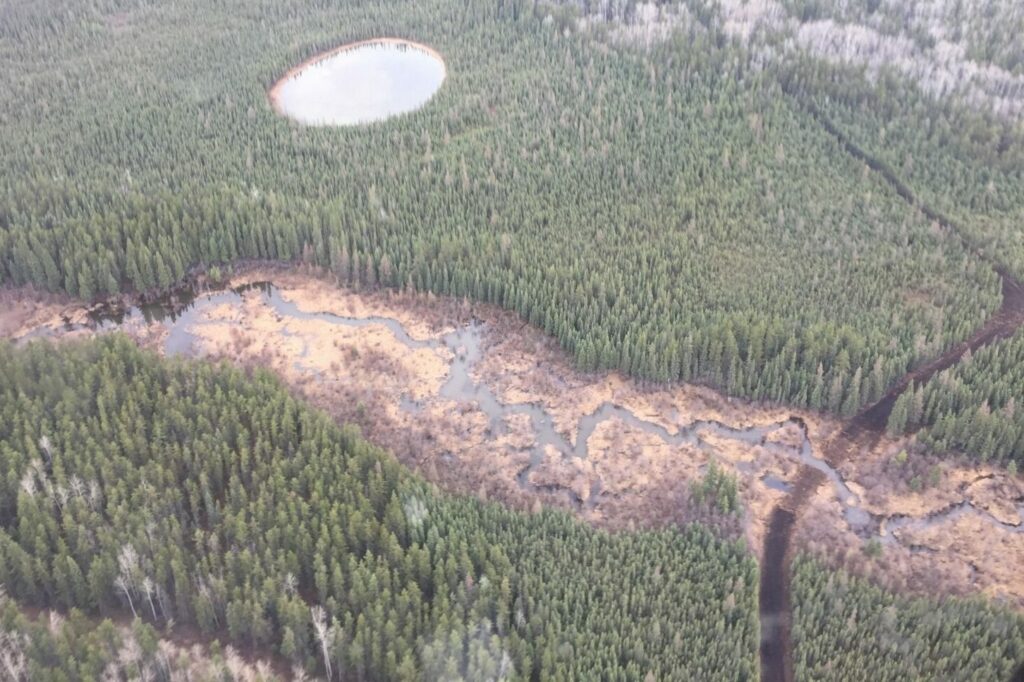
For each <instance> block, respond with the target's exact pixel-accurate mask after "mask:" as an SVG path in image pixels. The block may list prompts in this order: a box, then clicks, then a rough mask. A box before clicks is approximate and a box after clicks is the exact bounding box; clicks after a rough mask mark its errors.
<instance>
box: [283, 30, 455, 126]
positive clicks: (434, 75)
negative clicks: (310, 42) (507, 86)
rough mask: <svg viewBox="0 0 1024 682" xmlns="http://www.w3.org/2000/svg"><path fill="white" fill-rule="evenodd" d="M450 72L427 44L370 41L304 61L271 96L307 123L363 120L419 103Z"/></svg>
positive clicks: (288, 113)
mask: <svg viewBox="0 0 1024 682" xmlns="http://www.w3.org/2000/svg"><path fill="white" fill-rule="evenodd" d="M445 74H446V71H445V66H444V61H442V60H441V55H439V54H437V52H435V51H434V50H432V49H430V48H429V47H426V46H425V45H419V44H416V43H411V42H408V41H405V40H397V39H393V38H380V39H377V40H366V41H363V42H359V43H352V44H351V45H343V46H341V47H339V48H337V49H335V50H331V51H330V52H325V53H323V54H319V55H316V56H315V57H312V58H311V59H308V60H306V61H305V62H303V63H302V64H299V65H298V66H297V67H295V68H294V69H292V70H291V71H289V72H288V73H286V74H285V75H284V77H283V78H281V80H279V81H278V82H277V83H275V84H274V87H272V88H271V89H270V101H271V104H273V106H274V109H275V110H276V111H277V112H278V113H279V114H281V115H283V116H287V117H288V118H291V119H294V120H296V121H298V122H300V123H304V124H306V125H335V126H347V125H358V124H360V123H370V122H373V121H380V120H383V119H385V118H389V117H391V116H397V115H398V114H404V113H406V112H409V111H413V110H414V109H418V108H420V107H421V106H423V104H425V103H426V102H427V100H429V99H430V98H431V97H432V96H433V95H434V93H435V92H437V90H438V88H440V87H441V83H442V82H444V78H445Z"/></svg>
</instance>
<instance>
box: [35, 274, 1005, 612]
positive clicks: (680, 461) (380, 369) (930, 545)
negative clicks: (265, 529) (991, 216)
mask: <svg viewBox="0 0 1024 682" xmlns="http://www.w3.org/2000/svg"><path fill="white" fill-rule="evenodd" d="M265 280H272V281H274V282H275V285H276V286H277V287H278V292H279V293H280V295H281V296H282V297H283V298H285V299H286V300H288V301H290V302H291V303H294V304H295V305H296V306H297V307H298V308H299V309H300V310H302V311H303V312H309V313H317V312H330V313H334V314H338V315H344V316H349V317H356V318H368V317H384V318H391V319H394V320H397V321H398V322H400V323H401V324H402V326H403V327H404V329H405V330H406V331H407V332H408V334H409V335H410V336H411V337H413V338H414V339H417V340H421V341H430V340H434V341H437V343H435V344H434V345H433V346H432V347H429V348H417V349H410V348H409V347H408V346H406V345H405V344H404V343H402V341H401V340H400V339H398V338H397V337H396V336H395V335H394V334H393V333H392V332H391V331H390V330H389V329H388V328H387V327H386V326H384V325H382V324H372V325H369V326H365V327H347V326H339V325H334V324H330V323H328V322H325V321H320V320H310V319H307V320H300V319H295V318H292V317H282V316H281V315H279V314H278V313H277V312H275V311H274V309H273V308H272V307H271V306H270V305H269V304H268V303H267V302H266V300H265V298H264V297H263V295H262V293H260V292H259V291H258V290H250V291H249V292H248V293H246V294H245V295H244V296H243V300H242V303H241V304H228V305H219V306H216V307H209V308H207V309H204V310H203V312H202V313H201V314H200V316H199V317H198V319H197V321H196V323H195V324H194V325H193V326H192V327H191V328H190V332H191V333H192V334H194V335H195V336H196V337H197V340H198V341H197V350H198V351H200V352H201V353H202V354H204V355H207V356H211V357H219V358H224V359H227V360H230V361H232V362H235V363H239V364H242V365H245V366H251V367H266V368H269V369H271V370H273V371H274V372H276V373H277V374H278V375H280V376H281V377H282V378H283V379H284V380H285V382H286V383H287V384H288V385H289V386H290V387H292V389H293V390H294V391H295V392H296V393H297V394H299V395H300V396H302V397H303V398H305V399H307V400H308V401H309V402H311V403H312V404H313V405H315V406H316V407H319V408H321V409H323V410H325V411H327V412H328V413H330V414H331V415H333V416H334V417H335V418H337V419H339V420H343V421H347V422H352V423H355V424H358V425H359V426H360V427H361V428H362V430H363V432H364V434H365V435H366V436H367V437H368V438H369V439H370V440H371V441H373V442H376V443H378V444H380V445H382V446H385V447H387V448H389V449H390V450H392V451H393V452H394V453H395V454H396V456H397V457H398V458H399V459H400V460H401V461H402V462H404V463H405V464H406V465H407V466H409V467H410V468H411V469H413V470H416V471H418V472H420V473H421V474H423V475H424V476H426V477H427V478H428V479H429V480H431V481H434V482H436V483H438V484H439V485H441V486H442V487H443V488H445V489H448V490H451V491H455V492H460V493H466V494H471V495H476V496H479V497H482V498H489V499H494V500H499V501H502V502H503V503H505V504H508V505H509V506H512V507H515V508H519V509H535V508H537V507H538V505H542V506H555V507H560V508H565V509H569V510H573V511H575V512H576V513H578V514H579V515H580V516H581V517H582V518H584V519H586V520H587V521H589V522H591V523H593V524H595V525H597V526H600V527H604V528H608V529H613V530H615V529H631V528H638V527H650V526H663V525H665V524H667V523H681V522H686V521H688V520H692V519H694V518H700V513H699V511H695V510H694V509H693V508H692V505H689V504H688V499H689V490H690V485H691V483H692V482H694V481H696V480H699V478H700V477H701V476H702V473H703V470H704V467H705V466H706V465H707V463H708V462H709V461H711V460H712V459H714V460H715V461H717V462H718V463H719V464H720V465H722V466H724V467H726V468H727V469H730V470H732V471H733V472H734V473H735V474H736V475H737V479H738V485H739V490H740V494H741V497H742V503H743V507H744V516H743V520H742V524H741V526H742V527H741V528H740V530H739V531H738V532H741V533H742V534H743V535H744V537H745V538H746V540H747V542H748V544H749V546H750V547H752V548H754V549H755V551H757V552H759V553H760V552H761V551H762V549H763V546H764V538H765V535H766V532H767V525H768V521H769V518H770V515H771V513H772V509H773V508H774V507H775V506H776V505H778V504H780V503H783V501H784V500H785V498H786V494H785V493H784V492H782V491H780V490H776V489H774V488H772V487H770V486H768V485H766V483H765V482H764V480H763V479H764V477H765V476H766V475H769V474H771V475H772V476H774V477H775V478H777V479H779V480H780V481H784V482H788V483H789V484H794V483H795V482H796V481H797V480H798V477H799V476H800V474H801V472H802V471H803V470H804V469H805V468H804V467H802V466H801V465H800V464H799V462H798V461H797V459H796V453H797V452H798V451H799V447H800V445H801V443H802V441H803V432H802V430H801V428H800V427H799V425H798V424H796V423H793V422H787V420H788V419H789V418H790V417H791V416H795V417H797V418H799V419H801V420H802V421H803V423H804V424H806V428H807V432H808V434H809V437H810V439H811V443H812V445H813V449H814V451H815V454H816V455H817V456H819V457H821V456H822V455H823V453H822V451H821V450H822V448H823V446H824V444H825V443H828V442H829V440H830V439H831V438H833V437H834V436H835V435H836V434H837V433H839V431H840V429H841V427H842V424H841V423H840V422H839V421H837V420H833V419H831V418H828V417H823V416H821V415H815V414H809V413H803V412H800V411H798V410H791V409H788V408H784V407H773V406H758V405H752V404H749V403H746V402H744V401H740V400H735V399H730V398H727V397H724V396H722V395H721V394H719V393H717V392H715V391H713V390H710V389H708V388H704V387H699V386H689V385H673V386H647V385H643V384H640V383H638V382H635V381H633V380H630V379H628V378H625V377H623V376H621V375H619V374H617V373H609V374H584V373H580V372H578V371H576V370H575V369H574V368H573V367H572V365H571V363H570V361H569V360H568V358H567V357H566V355H565V354H564V353H563V352H562V351H561V350H560V349H559V348H558V347H557V345H556V344H555V343H554V342H553V341H552V340H551V339H550V338H548V337H546V336H545V335H544V334H543V333H541V332H540V331H539V330H536V329H534V328H532V327H529V326H528V325H524V324H523V323H522V322H521V321H520V320H519V319H518V318H516V317H515V316H513V315H511V314H509V313H507V312H503V311H501V310H498V309H495V308H493V307H490V306H484V305H474V304H469V303H466V302H462V301H455V300H452V299H443V298H438V297H433V296H424V295H406V294H401V293H394V292H390V293H389V292H377V291H364V292H357V291H351V290H344V289H339V288H337V287H336V286H335V285H334V284H333V283H330V282H328V281H325V280H321V279H317V278H315V277H311V276H309V275H306V274H301V273H299V272H297V271H294V270H281V269H273V268H259V269H253V270H249V271H247V272H246V273H245V274H243V275H240V276H238V277H236V278H235V280H234V281H232V282H231V284H232V286H238V285H241V284H246V283H252V282H259V281H265ZM63 312H65V313H67V311H63ZM71 312H72V313H73V314H82V313H81V312H80V311H79V312H75V311H74V310H72V311H71ZM47 315H49V316H51V317H52V316H53V313H52V311H51V310H49V309H47V313H46V314H42V313H40V314H39V316H38V319H44V320H45V319H46V318H47ZM25 319H26V320H30V321H31V320H34V319H37V318H36V317H26V318H25ZM58 319H59V316H58ZM472 319H479V320H482V321H483V322H484V323H485V325H486V336H485V339H484V352H483V358H482V359H481V361H480V362H479V363H478V364H477V365H476V366H475V367H474V368H473V371H472V378H473V380H474V381H476V382H477V383H479V384H482V385H485V386H487V387H488V388H489V389H490V390H491V391H492V392H493V393H494V395H495V396H496V397H497V398H498V399H499V400H501V401H502V402H504V403H506V404H524V403H529V404H533V405H536V406H539V407H540V408H543V410H545V411H546V412H547V413H548V414H549V415H550V417H551V419H552V423H553V425H554V428H555V430H556V431H557V432H559V433H560V434H561V435H562V437H563V438H566V439H567V440H568V441H569V443H570V444H575V441H576V439H577V437H578V427H579V423H580V419H581V418H583V417H585V416H587V415H590V414H592V413H594V412H595V411H596V410H597V409H598V408H600V407H601V406H602V405H603V404H605V403H612V404H615V405H618V406H620V407H622V408H626V409H628V410H629V411H631V412H632V413H633V414H634V415H635V416H636V417H638V418H639V419H641V420H645V421H647V422H650V423H652V424H656V425H658V426H660V427H662V428H664V429H665V430H666V431H667V432H668V433H670V434H678V433H679V432H680V430H681V429H686V428H688V427H690V426H691V425H692V424H693V423H694V422H699V421H707V422H716V423H720V424H724V425H726V426H729V427H733V428H746V427H751V426H755V425H758V426H767V425H773V424H783V425H782V426H780V427H773V428H772V429H770V430H769V431H768V432H767V434H766V436H765V438H764V442H763V443H761V442H754V443H748V442H744V441H742V440H738V439H736V438H735V437H730V436H729V435H723V434H719V433H715V431H714V429H713V428H712V427H702V428H699V429H697V431H696V436H697V438H696V441H695V442H694V443H684V444H677V445H672V444H669V443H667V442H666V441H665V440H664V439H662V438H661V437H660V436H659V435H657V434H655V433H651V432H649V431H648V430H645V429H642V428H638V427H637V426H636V425H633V424H630V423H627V422H625V421H623V420H622V419H620V418H619V417H617V416H614V415H613V416H611V417H609V418H607V419H606V420H604V421H603V422H601V423H599V424H598V425H597V427H596V428H595V430H594V432H593V434H592V435H591V436H590V438H589V440H588V443H587V445H588V448H589V449H588V454H587V457H586V458H577V457H573V456H566V455H564V454H563V453H562V452H560V451H558V450H557V449H556V448H553V447H549V448H547V449H546V450H545V451H544V452H543V453H542V454H541V456H540V457H539V461H538V462H536V463H535V465H534V466H532V467H530V464H531V452H532V451H533V447H534V443H535V435H536V434H535V431H534V428H533V424H532V422H531V420H530V417H529V416H527V415H525V414H515V415H506V417H505V418H504V420H503V421H502V423H501V424H499V425H493V424H491V422H490V419H489V418H488V416H487V415H486V414H484V412H483V411H481V409H480V408H479V406H478V405H477V404H476V403H475V402H473V401H464V402H456V401H452V400H447V399H444V398H442V397H440V396H439V395H438V391H439V389H440V387H441V386H442V385H443V384H444V382H445V380H446V378H447V377H448V375H449V371H450V368H451V363H452V361H453V355H452V353H451V352H450V351H449V350H448V349H447V348H446V347H444V345H443V344H442V343H440V339H441V337H442V336H443V335H444V334H446V333H448V332H450V331H452V330H453V329H455V328H456V327H459V326H462V325H464V324H466V323H467V322H468V321H470V320H472ZM28 324H29V323H28V322H24V321H22V322H19V325H20V326H21V327H26V326H28ZM126 331H127V332H128V333H130V334H132V335H133V336H134V337H135V338H136V339H138V340H139V342H140V343H142V344H144V345H147V346H150V347H155V348H159V347H161V346H162V342H163V340H164V339H165V337H166V335H167V331H166V329H165V328H164V327H163V326H161V325H159V324H153V325H148V326H147V325H145V324H142V323H136V324H133V325H131V326H129V327H127V328H126ZM495 426H497V428H494V427H495ZM907 445H908V443H907V442H905V441H891V440H888V439H885V438H882V439H881V440H880V441H879V442H878V444H877V445H874V446H870V449H868V450H864V448H861V449H860V450H858V452H857V453H856V456H850V457H848V458H846V459H845V460H844V461H843V462H842V464H841V471H842V474H843V476H844V478H845V479H846V481H847V484H848V485H849V487H850V488H851V490H852V491H853V492H854V493H855V494H857V495H858V496H859V497H860V499H861V503H862V507H863V508H864V509H866V510H867V511H869V512H870V513H871V514H873V515H876V516H879V517H885V516H891V515H910V516H915V517H917V516H924V515H927V514H930V513H934V512H936V511H939V510H942V509H944V508H946V507H948V506H949V505H951V504H955V503H957V502H959V501H961V500H963V499H965V498H967V499H970V500H971V501H972V502H973V503H974V504H976V505H978V506H979V507H980V508H983V509H987V510H988V511H989V512H990V513H991V514H993V515H995V516H997V517H998V518H999V519H1001V520H1003V521H1004V522H1006V523H1017V522H1019V516H1018V513H1017V510H1016V508H1015V503H1014V502H1013V500H1015V499H1017V498H1024V483H1022V482H1021V479H1020V478H1019V477H1018V478H1012V477H1009V476H1007V475H1006V474H1005V472H1000V471H997V470H992V469H987V468H979V467H969V466H960V465H957V464H956V463H954V462H950V461H939V460H935V459H931V458H926V457H921V456H916V455H913V454H912V455H911V456H910V457H909V458H908V460H907V461H906V462H904V463H900V464H898V463H896V457H895V455H896V454H897V453H898V452H899V451H900V450H901V449H903V448H904V447H906V446H907ZM911 450H913V448H912V447H911ZM915 477H916V478H917V479H918V483H914V479H915ZM524 482H525V484H524ZM920 483H924V485H923V486H921V485H919V484H920ZM809 504H810V506H811V513H810V514H803V515H802V521H801V524H800V526H799V531H798V541H799V542H800V544H801V546H803V547H806V548H810V549H812V550H815V551H821V552H823V553H825V554H827V555H828V556H831V557H833V558H834V559H835V560H837V561H842V562H843V563H845V564H846V565H848V566H849V567H850V568H852V569H853V570H855V571H861V572H864V573H866V574H868V575H872V576H877V577H879V578H880V579H884V581H885V582H886V583H888V584H891V585H893V586H895V587H912V588H923V589H925V590H926V591H929V592H931V593H934V591H935V590H942V591H945V592H951V593H957V594H959V593H964V594H966V593H970V592H974V591H978V590H981V591H984V592H985V593H986V594H992V595H996V594H999V595H1004V596H1006V597H1007V598H1008V599H1009V600H1011V601H1014V602H1015V603H1020V604H1021V605H1022V606H1024V584H1022V581H1021V580H1020V579H1019V578H1017V577H1016V575H1015V572H1014V571H1012V570H1011V567H1013V566H1016V565H1019V564H1020V563H1021V562H1022V561H1024V546H1022V545H1021V538H1024V536H1020V535H1018V536H1016V537H1009V536H1011V535H1012V534H1011V533H1009V531H1006V530H1005V529H1000V528H999V527H998V526H994V525H992V524H991V523H988V522H985V521H979V520H978V519H977V518H974V517H970V518H967V517H965V518H963V519H960V520H959V521H957V522H956V523H950V524H943V526H942V529H941V532H939V531H936V532H934V533H930V534H925V533H921V532H915V533H914V537H913V538H911V537H909V533H908V537H906V538H903V537H901V538H900V539H901V541H902V542H903V544H899V543H887V544H886V546H885V551H884V552H883V554H882V556H881V557H879V558H876V559H872V558H870V557H868V556H867V554H866V553H865V552H864V542H865V541H864V539H863V538H862V537H860V536H858V535H857V534H855V533H854V532H852V531H851V530H850V529H849V528H848V527H847V526H846V524H845V522H844V521H843V516H842V513H841V508H840V506H839V504H838V502H837V501H836V499H835V495H834V491H833V489H832V487H831V485H825V486H821V487H820V488H819V489H818V490H817V491H816V492H815V493H814V494H813V495H812V497H811V501H810V502H809ZM979 523H980V524H982V525H981V526H978V525H977V524H979ZM947 526H948V527H947ZM962 533H972V537H970V538H968V537H963V538H961V537H960V535H961V534H962ZM947 536H952V538H951V537H947ZM943 538H945V540H943ZM954 540H955V541H954ZM989 540H990V541H991V542H992V543H994V544H993V546H994V547H997V548H999V551H994V550H991V548H989V547H988V546H987V545H986V544H985V542H986V541H989ZM911 544H913V545H914V547H913V549H911V548H910V547H909V545H911Z"/></svg>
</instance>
